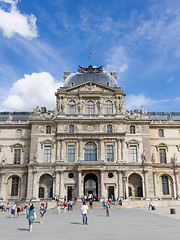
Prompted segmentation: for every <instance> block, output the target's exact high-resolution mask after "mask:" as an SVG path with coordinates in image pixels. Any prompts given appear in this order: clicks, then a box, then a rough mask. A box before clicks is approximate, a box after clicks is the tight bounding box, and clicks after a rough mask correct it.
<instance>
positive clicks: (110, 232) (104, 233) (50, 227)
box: [0, 208, 180, 240]
mask: <svg viewBox="0 0 180 240" xmlns="http://www.w3.org/2000/svg"><path fill="white" fill-rule="evenodd" d="M163 212H164V216H163ZM159 214H160V215H159ZM166 214H167V215H166ZM38 215H39V214H38ZM177 216H180V215H178V214H177V215H174V216H172V215H170V214H169V208H163V209H161V210H157V211H148V210H141V209H110V217H109V218H107V217H105V210H104V209H95V210H94V211H93V212H92V213H90V215H89V217H88V225H87V226H86V225H82V223H81V215H80V209H75V210H74V211H72V212H67V213H66V214H64V213H60V214H58V213H57V211H56V210H54V209H53V210H48V211H47V213H46V215H45V222H44V223H43V224H39V216H38V218H37V220H36V222H35V224H34V225H33V231H32V232H29V231H28V220H26V217H25V215H23V214H21V216H20V218H19V219H18V218H14V219H11V218H10V215H9V213H0V239H7V240H11V239H13V240H15V239H18V240H21V239H26V240H28V239H33V240H36V239H38V240H40V239H43V240H46V239H48V240H49V239H62V240H66V239H67V240H69V239H71V240H72V239H78V240H79V239H80V240H81V239H82V240H111V239H113V240H115V239H126V240H130V239H140V240H141V239H142V240H149V239H151V240H156V239H165V240H166V239H168V240H170V239H173V240H176V239H179V238H180V219H177V218H179V217H177Z"/></svg>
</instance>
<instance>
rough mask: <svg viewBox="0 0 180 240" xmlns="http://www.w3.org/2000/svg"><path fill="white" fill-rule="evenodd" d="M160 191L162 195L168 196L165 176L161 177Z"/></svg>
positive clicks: (167, 183)
mask: <svg viewBox="0 0 180 240" xmlns="http://www.w3.org/2000/svg"><path fill="white" fill-rule="evenodd" d="M161 178H162V191H163V195H169V182H168V177H167V176H162V177H161Z"/></svg>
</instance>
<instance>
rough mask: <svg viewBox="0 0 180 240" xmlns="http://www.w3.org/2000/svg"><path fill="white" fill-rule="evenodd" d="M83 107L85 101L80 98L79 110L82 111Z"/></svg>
mask: <svg viewBox="0 0 180 240" xmlns="http://www.w3.org/2000/svg"><path fill="white" fill-rule="evenodd" d="M83 108H84V102H83V100H81V99H80V100H79V102H78V111H79V112H81V111H82V110H83Z"/></svg>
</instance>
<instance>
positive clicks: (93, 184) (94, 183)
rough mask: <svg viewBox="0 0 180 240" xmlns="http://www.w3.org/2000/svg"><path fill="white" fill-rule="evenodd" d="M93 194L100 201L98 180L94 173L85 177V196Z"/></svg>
mask: <svg viewBox="0 0 180 240" xmlns="http://www.w3.org/2000/svg"><path fill="white" fill-rule="evenodd" d="M89 194H93V195H94V196H96V199H95V200H98V178H97V176H96V175H95V174H93V173H88V174H86V175H85V177H84V195H89Z"/></svg>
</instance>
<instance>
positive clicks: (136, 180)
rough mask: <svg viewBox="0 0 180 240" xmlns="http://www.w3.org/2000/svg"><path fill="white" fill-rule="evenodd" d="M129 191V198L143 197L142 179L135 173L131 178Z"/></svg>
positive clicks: (129, 179)
mask: <svg viewBox="0 0 180 240" xmlns="http://www.w3.org/2000/svg"><path fill="white" fill-rule="evenodd" d="M128 189H129V194H128V195H129V197H132V198H140V197H143V187H142V177H141V176H140V175H139V174H137V173H133V174H131V175H130V176H129V178H128Z"/></svg>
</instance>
